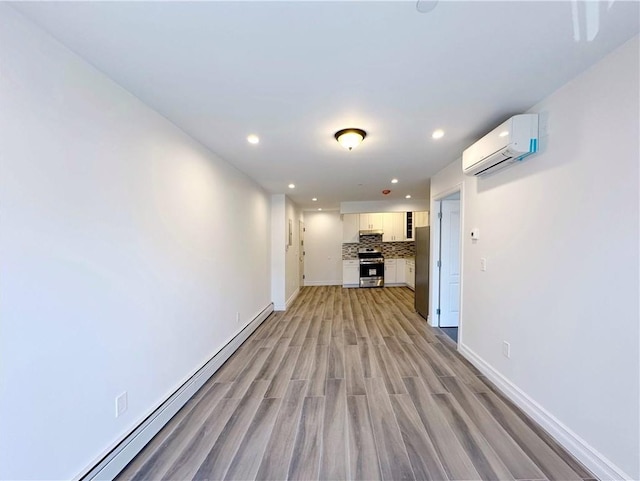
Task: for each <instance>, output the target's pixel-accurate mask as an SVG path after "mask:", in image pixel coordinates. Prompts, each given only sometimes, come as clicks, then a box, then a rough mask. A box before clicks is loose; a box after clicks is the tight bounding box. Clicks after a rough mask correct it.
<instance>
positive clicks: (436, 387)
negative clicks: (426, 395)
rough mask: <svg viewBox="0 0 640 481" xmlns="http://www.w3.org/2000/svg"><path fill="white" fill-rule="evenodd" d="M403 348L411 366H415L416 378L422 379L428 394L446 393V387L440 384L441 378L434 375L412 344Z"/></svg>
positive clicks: (425, 360) (426, 361) (429, 365)
mask: <svg viewBox="0 0 640 481" xmlns="http://www.w3.org/2000/svg"><path fill="white" fill-rule="evenodd" d="M403 347H404V349H405V350H406V351H407V354H408V355H409V357H410V359H411V362H412V363H413V365H414V366H416V369H417V371H418V376H419V377H420V379H422V381H423V382H424V384H425V386H426V387H427V389H428V390H429V392H431V393H432V394H442V393H445V392H447V389H446V387H445V386H444V385H443V384H442V378H441V377H438V376H437V375H436V373H435V372H434V370H433V368H432V367H431V364H429V362H428V360H427V359H426V358H425V357H424V355H423V354H422V353H420V352H419V351H418V348H417V347H416V346H415V345H414V344H405V345H404V346H403Z"/></svg>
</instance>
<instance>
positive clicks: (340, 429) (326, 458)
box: [320, 346, 357, 480]
mask: <svg viewBox="0 0 640 481" xmlns="http://www.w3.org/2000/svg"><path fill="white" fill-rule="evenodd" d="M353 347H357V346H353ZM346 386H347V382H346V380H344V379H329V380H327V394H326V396H325V403H324V419H323V429H322V456H321V458H320V479H326V480H344V479H347V457H346V456H347V389H346Z"/></svg>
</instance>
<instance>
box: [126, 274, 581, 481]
mask: <svg viewBox="0 0 640 481" xmlns="http://www.w3.org/2000/svg"><path fill="white" fill-rule="evenodd" d="M591 478H592V475H591V474H590V473H589V472H588V471H587V470H585V469H584V468H583V467H582V466H581V465H580V464H579V463H578V462H576V461H575V460H574V459H573V458H572V457H571V456H570V455H568V454H567V453H566V452H565V451H564V450H563V449H562V448H560V447H559V446H558V445H557V444H556V443H555V442H554V441H553V440H551V439H550V438H549V437H548V436H547V435H546V434H545V433H544V432H542V431H541V430H539V429H538V428H537V427H536V426H535V425H534V424H533V423H532V421H530V420H529V419H528V418H527V417H526V416H525V415H524V414H522V413H521V412H519V411H518V410H516V409H515V408H513V407H512V406H511V405H510V403H509V402H508V401H506V400H504V399H503V398H502V397H501V396H500V395H499V394H497V393H496V392H494V390H493V389H492V387H491V386H490V385H489V384H488V383H486V382H485V380H484V379H483V376H481V375H479V373H478V371H477V370H476V369H475V368H474V367H472V366H471V365H470V364H469V363H468V362H466V361H465V360H464V359H463V358H462V357H460V356H459V355H458V354H457V353H456V352H455V348H454V347H453V344H452V343H451V342H450V340H449V339H448V338H445V337H444V335H442V334H441V333H440V331H438V330H435V329H432V328H430V327H429V326H427V324H426V322H425V321H424V319H422V318H421V317H420V316H418V315H417V314H415V313H414V312H413V293H412V292H411V291H410V290H409V289H407V288H383V289H343V288H341V287H335V286H323V287H305V288H303V289H302V291H301V293H300V295H299V296H298V298H297V299H296V301H295V302H294V304H293V306H292V307H291V308H290V309H289V310H288V311H286V312H278V313H274V314H273V315H271V317H269V318H268V319H267V320H266V321H265V322H264V323H263V324H262V325H261V326H260V327H259V328H258V329H257V330H256V332H255V333H254V334H253V335H252V336H251V337H250V338H249V340H248V341H247V342H245V344H244V345H243V346H242V347H241V348H240V349H239V350H238V351H237V352H236V353H235V354H234V355H233V356H232V357H231V358H230V359H229V361H227V363H226V364H225V365H224V366H223V367H222V368H221V369H220V371H218V372H217V373H216V374H215V375H214V376H213V377H212V378H211V379H210V380H209V382H208V383H207V384H206V385H205V386H204V387H203V388H202V389H201V390H200V391H199V392H198V393H197V394H196V396H194V398H193V399H191V400H190V401H189V403H187V405H185V407H184V408H183V409H182V410H181V411H180V412H179V413H178V414H177V415H176V416H175V417H174V419H172V421H171V422H170V423H169V424H168V425H167V426H165V428H164V429H163V430H162V431H161V432H160V433H159V434H158V435H157V436H156V437H155V438H154V439H153V440H152V441H151V443H150V444H149V445H148V446H147V447H146V448H145V449H144V450H143V451H142V452H141V453H140V454H139V455H138V456H137V457H136V458H135V459H134V460H133V461H132V462H131V463H130V464H129V466H127V467H126V468H125V470H124V471H123V472H122V473H121V474H120V475H119V477H118V479H119V480H142V479H150V480H151V479H153V480H159V479H173V480H183V479H209V480H217V479H237V480H253V479H272V480H284V479H297V480H312V479H336V480H344V479H361V480H374V479H384V480H412V479H416V480H423V479H435V480H446V479H451V480H463V479H464V480H470V479H485V480H495V479H518V480H525V479H526V480H542V479H549V480H576V481H578V480H582V479H591Z"/></svg>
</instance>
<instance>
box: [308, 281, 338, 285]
mask: <svg viewBox="0 0 640 481" xmlns="http://www.w3.org/2000/svg"><path fill="white" fill-rule="evenodd" d="M304 285H305V286H341V285H342V281H307V280H305V281H304Z"/></svg>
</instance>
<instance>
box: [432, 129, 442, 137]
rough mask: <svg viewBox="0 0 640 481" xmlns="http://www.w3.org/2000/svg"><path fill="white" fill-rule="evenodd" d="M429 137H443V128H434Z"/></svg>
mask: <svg viewBox="0 0 640 481" xmlns="http://www.w3.org/2000/svg"><path fill="white" fill-rule="evenodd" d="M431 137H433V138H434V139H441V138H442V137H444V130H442V129H438V130H434V131H433V133H432V134H431Z"/></svg>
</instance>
